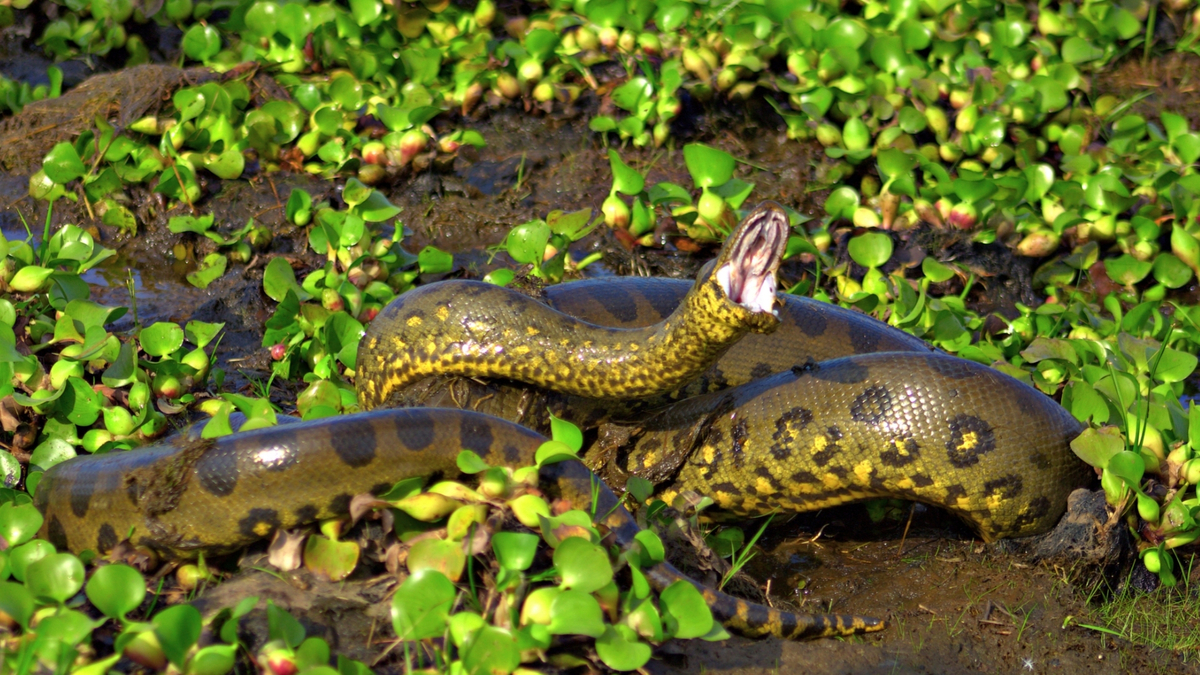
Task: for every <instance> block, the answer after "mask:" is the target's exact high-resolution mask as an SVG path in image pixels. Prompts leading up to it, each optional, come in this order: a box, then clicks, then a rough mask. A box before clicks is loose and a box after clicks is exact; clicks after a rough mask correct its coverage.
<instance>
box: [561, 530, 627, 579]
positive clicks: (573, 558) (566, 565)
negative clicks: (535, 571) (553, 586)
mask: <svg viewBox="0 0 1200 675" xmlns="http://www.w3.org/2000/svg"><path fill="white" fill-rule="evenodd" d="M554 566H555V567H556V568H558V573H559V575H561V576H562V584H561V585H562V587H563V588H567V589H574V590H580V591H584V592H585V593H591V592H593V591H597V590H599V589H601V588H603V587H604V586H607V585H608V583H609V582H610V581H612V577H613V570H612V563H611V562H610V561H609V559H608V553H607V552H606V551H605V550H604V549H602V548H600V547H599V546H597V545H595V544H593V543H592V542H590V541H588V540H586V539H584V538H582V537H569V538H567V539H564V540H563V541H562V543H560V544H559V545H558V548H556V549H554Z"/></svg>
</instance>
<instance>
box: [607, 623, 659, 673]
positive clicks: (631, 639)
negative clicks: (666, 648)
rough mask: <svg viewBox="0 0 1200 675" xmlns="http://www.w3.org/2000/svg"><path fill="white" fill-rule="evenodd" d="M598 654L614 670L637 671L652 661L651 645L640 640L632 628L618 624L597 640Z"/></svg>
mask: <svg viewBox="0 0 1200 675" xmlns="http://www.w3.org/2000/svg"><path fill="white" fill-rule="evenodd" d="M596 654H597V655H598V656H599V657H600V660H601V661H603V662H604V665H606V666H608V667H609V668H612V669H613V670H637V669H638V668H641V667H642V666H644V665H646V663H647V662H648V661H649V660H650V645H648V644H646V643H645V642H642V641H641V640H639V639H638V636H637V633H635V632H634V631H633V629H632V628H630V627H628V626H624V625H621V624H617V625H615V626H608V627H606V628H605V630H604V635H601V636H600V637H599V638H596Z"/></svg>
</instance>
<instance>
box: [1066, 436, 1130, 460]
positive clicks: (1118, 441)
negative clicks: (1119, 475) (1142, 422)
mask: <svg viewBox="0 0 1200 675" xmlns="http://www.w3.org/2000/svg"><path fill="white" fill-rule="evenodd" d="M1124 450H1125V441H1124V439H1122V438H1121V434H1120V432H1119V431H1117V429H1116V428H1114V427H1104V428H1100V429H1084V431H1083V433H1082V434H1080V435H1079V436H1078V437H1077V438H1075V440H1073V441H1071V451H1072V452H1074V453H1075V455H1076V456H1077V457H1079V459H1082V460H1083V461H1085V462H1087V463H1088V464H1090V465H1091V466H1094V467H1096V468H1097V469H1103V468H1105V467H1107V466H1108V462H1109V460H1110V459H1112V458H1113V457H1114V456H1115V455H1116V454H1117V453H1119V452H1122V451H1124Z"/></svg>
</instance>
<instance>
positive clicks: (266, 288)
mask: <svg viewBox="0 0 1200 675" xmlns="http://www.w3.org/2000/svg"><path fill="white" fill-rule="evenodd" d="M293 194H295V193H293ZM288 291H292V292H294V293H295V294H296V297H297V298H298V299H300V300H301V301H304V300H308V299H309V298H310V297H312V296H311V295H309V294H308V292H307V291H305V290H304V289H303V288H301V287H300V285H299V284H297V283H296V272H295V271H294V270H293V269H292V265H291V263H289V262H288V261H287V260H286V259H284V258H271V262H269V263H267V267H266V269H264V270H263V292H264V293H266V294H267V297H268V298H271V299H272V300H274V301H275V302H283V299H284V298H285V297H287V294H288Z"/></svg>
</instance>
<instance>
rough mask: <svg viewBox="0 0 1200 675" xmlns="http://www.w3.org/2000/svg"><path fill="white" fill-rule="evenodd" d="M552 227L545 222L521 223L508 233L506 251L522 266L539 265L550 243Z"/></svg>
mask: <svg viewBox="0 0 1200 675" xmlns="http://www.w3.org/2000/svg"><path fill="white" fill-rule="evenodd" d="M551 234H552V233H551V231H550V226H549V225H547V224H546V221H544V220H531V221H529V222H527V223H521V224H520V225H517V226H516V227H514V228H513V229H512V230H511V231H509V233H508V237H507V238H506V239H505V240H504V244H505V249H506V250H507V251H508V255H510V256H512V259H513V260H515V261H517V262H518V263H521V264H522V265H539V264H541V262H542V258H543V257H544V255H545V252H546V245H547V244H548V243H550V235H551Z"/></svg>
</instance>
